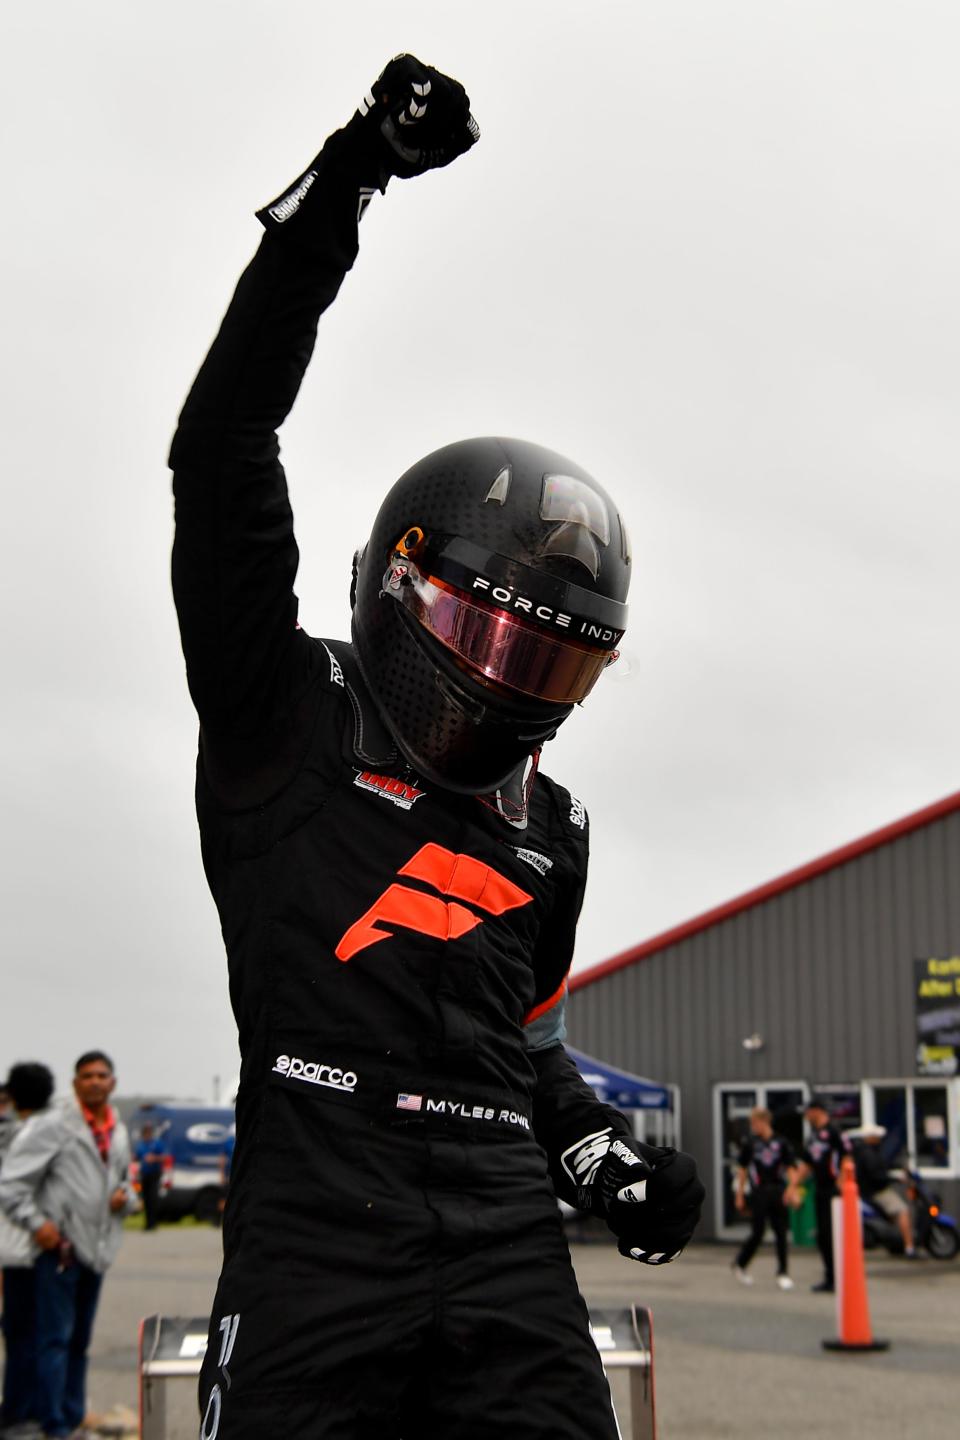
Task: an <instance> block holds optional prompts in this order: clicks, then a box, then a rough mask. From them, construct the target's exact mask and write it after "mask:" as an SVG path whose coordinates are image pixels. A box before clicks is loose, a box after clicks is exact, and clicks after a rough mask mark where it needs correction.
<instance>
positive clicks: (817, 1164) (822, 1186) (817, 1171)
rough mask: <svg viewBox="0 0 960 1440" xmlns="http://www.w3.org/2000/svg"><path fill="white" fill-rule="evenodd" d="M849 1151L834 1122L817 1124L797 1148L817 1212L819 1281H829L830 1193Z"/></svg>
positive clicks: (835, 1184) (831, 1281)
mask: <svg viewBox="0 0 960 1440" xmlns="http://www.w3.org/2000/svg"><path fill="white" fill-rule="evenodd" d="M849 1153H850V1146H849V1143H848V1142H846V1141H844V1139H843V1136H842V1135H841V1134H840V1131H839V1130H838V1129H837V1127H836V1126H835V1125H829V1124H828V1125H820V1126H817V1127H816V1128H814V1129H813V1130H812V1131H811V1134H810V1139H809V1140H808V1141H807V1144H806V1146H805V1147H804V1149H802V1150H801V1151H800V1158H801V1160H804V1161H805V1162H806V1164H808V1165H809V1166H810V1169H811V1170H812V1171H813V1182H814V1197H813V1198H814V1205H815V1208H816V1216H817V1249H818V1250H819V1251H820V1258H821V1259H822V1260H823V1281H824V1284H825V1285H833V1283H834V1271H833V1211H832V1208H831V1207H832V1204H833V1197H834V1196H835V1195H837V1194H839V1191H838V1190H837V1177H838V1175H839V1174H840V1161H841V1160H842V1159H843V1157H844V1156H845V1155H848V1154H849Z"/></svg>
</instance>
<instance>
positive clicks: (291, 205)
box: [171, 56, 703, 1440]
mask: <svg viewBox="0 0 960 1440" xmlns="http://www.w3.org/2000/svg"><path fill="white" fill-rule="evenodd" d="M478 136H479V130H478V128H477V125H476V123H475V121H474V120H473V118H472V116H471V114H470V108H469V101H468V98H467V96H466V94H465V92H464V90H463V87H462V86H461V85H459V84H458V83H457V82H456V81H454V80H452V79H450V78H449V77H447V76H445V75H443V74H442V73H441V72H439V71H437V70H435V69H433V68H431V67H430V66H427V65H423V64H421V63H420V62H419V61H417V60H416V59H414V58H413V57H412V56H398V57H397V58H396V59H395V60H393V61H391V63H390V64H389V65H388V66H387V67H386V69H385V70H384V71H383V73H382V74H381V75H380V76H379V78H378V79H377V81H376V82H375V83H374V85H373V87H372V89H371V91H370V92H369V93H368V94H367V95H366V96H365V98H364V100H363V102H362V104H361V105H360V108H359V110H358V111H357V113H356V114H355V115H354V116H353V118H352V119H351V120H350V121H349V123H348V124H347V125H346V126H345V127H344V128H343V129H342V130H339V131H337V132H336V133H335V134H333V135H332V136H331V137H330V138H329V139H328V140H327V142H326V144H325V145H324V147H323V149H322V150H321V151H320V153H319V155H318V156H317V157H316V158H315V159H314V160H313V162H312V163H311V164H310V166H309V167H308V168H307V170H306V171H304V172H303V174H301V175H300V176H299V177H298V178H297V179H296V180H295V181H294V182H293V184H291V185H290V186H289V187H288V189H286V190H285V191H284V192H283V193H282V194H281V195H280V196H279V197H278V198H277V199H276V200H275V201H273V202H272V203H271V204H270V205H268V206H266V207H265V208H264V209H263V210H262V211H260V212H259V219H260V221H261V223H262V224H263V227H264V230H265V232H266V233H265V234H264V236H263V238H262V240H261V244H260V247H259V250H258V251H257V254H256V256H255V258H254V259H253V261H252V262H251V264H250V266H249V267H248V269H247V270H246V271H245V273H244V274H243V276H242V278H241V280H240V282H239V285H238V287H237V290H236V293H235V294H234V297H233V300H232V301H231V304H230V307H229V309H228V311H227V314H226V317H225V319H224V321H223V324H222V326H221V329H220V332H219V334H218V335H217V338H216V339H215V341H214V343H213V346H212V348H211V350H210V353H209V354H208V356H207V358H206V360H205V362H204V364H203V366H202V368H201V370H200V373H199V375H198V376H197V379H196V381H195V383H194V385H193V388H192V390H191V392H190V395H189V397H188V399H187V401H186V404H185V406H184V409H183V412H182V414H181V417H180V422H179V427H178V429H177V433H176V436H175V439H174V442H173V448H172V452H171V466H172V467H173V469H174V472H175V475H174V490H175V496H176V519H177V530H176V541H175V545H174V554H173V581H174V592H175V597H176V603H177V609H178V613H179V619H180V627H181V635H182V641H183V649H184V654H185V657H186V664H187V675H188V681H189V686H190V693H191V695H192V697H193V700H194V703H195V705H196V708H197V711H198V713H199V717H200V755H199V761H198V767H197V791H196V798H197V811H198V817H199V823H200V832H201V843H202V851H203V860H204V866H205V869H206V874H207V878H208V881H209V884H210V888H211V890H212V892H213V895H214V898H215V900H216V903H217V907H218V910H219V914H220V919H221V924H222V929H223V936H224V940H225V943H226V949H227V955H228V961H229V971H230V994H231V1000H232V1004H233V1008H234V1013H235V1015H236V1019H237V1025H238V1028H239V1041H240V1049H241V1056H242V1063H241V1083H240V1091H239V1095H238V1099H237V1145H236V1152H235V1160H234V1166H233V1173H232V1177H231V1188H230V1200H229V1205H228V1207H227V1212H226V1217H225V1225H224V1264H223V1271H222V1274H221V1278H220V1283H219V1288H218V1290H217V1295H216V1299H215V1303H214V1307H213V1313H212V1317H211V1323H210V1336H209V1344H208V1348H207V1352H206V1358H205V1361H204V1365H203V1372H202V1375H201V1384H200V1408H201V1417H202V1419H201V1431H200V1433H201V1436H202V1437H203V1440H215V1437H224V1440H270V1437H281V1436H283V1437H286V1436H297V1437H299V1440H333V1437H343V1440H348V1437H349V1440H365V1437H370V1440H373V1437H376V1440H391V1437H406V1440H430V1437H436V1440H440V1437H444V1440H479V1437H481V1436H483V1437H488V1436H489V1435H491V1434H499V1435H504V1436H509V1437H512V1440H527V1437H529V1440H533V1437H535V1436H536V1437H546V1436H550V1437H551V1440H610V1437H613V1436H615V1435H616V1433H617V1431H616V1421H615V1419H614V1417H613V1414H612V1410H611V1406H610V1400H609V1392H608V1389H607V1386H606V1382H605V1380H604V1377H603V1372H602V1368H601V1365H600V1361H599V1357H598V1352H597V1350H596V1347H595V1345H594V1343H593V1341H592V1339H591V1337H590V1335H589V1332H588V1328H587V1320H586V1312H585V1308H584V1305H583V1302H582V1300H581V1299H580V1296H579V1293H578V1291H577V1287H576V1283H575V1280H574V1276H573V1272H572V1268H571V1265H570V1260H569V1255H568V1253H567V1249H566V1245H565V1242H564V1238H563V1235H562V1230H561V1223H560V1218H559V1211H558V1207H557V1203H556V1195H560V1196H561V1197H562V1198H564V1199H566V1200H568V1201H569V1202H570V1203H572V1204H575V1205H577V1206H579V1207H580V1208H582V1209H584V1210H587V1211H591V1212H594V1213H596V1214H599V1215H602V1216H604V1217H605V1218H606V1220H607V1222H608V1223H609V1225H610V1227H611V1229H612V1230H613V1232H614V1233H615V1235H617V1236H618V1238H619V1242H620V1250H621V1252H622V1253H623V1254H625V1255H628V1256H632V1257H633V1258H635V1259H638V1260H641V1261H643V1262H645V1263H650V1264H660V1263H663V1262H665V1261H668V1260H671V1259H673V1258H674V1256H675V1255H676V1254H678V1253H679V1252H680V1250H681V1249H682V1248H683V1246H684V1245H685V1244H686V1242H687V1241H688V1239H689V1238H690V1236H691V1234H692V1232H693V1229H694V1226H695V1224H696V1221H697V1218H698V1215H699V1206H700V1202H701V1199H702V1195H703V1190H702V1187H701V1185H700V1182H699V1180H698V1179H697V1176H696V1171H695V1167H694V1165H693V1162H692V1161H691V1160H690V1159H689V1157H687V1156H685V1155H682V1154H678V1153H676V1152H674V1151H671V1150H661V1149H653V1148H650V1147H647V1146H644V1145H639V1144H637V1143H636V1142H635V1141H634V1140H633V1138H632V1133H631V1129H630V1126H629V1125H628V1123H627V1121H626V1120H625V1119H624V1118H623V1117H622V1116H621V1115H619V1114H618V1113H617V1112H616V1111H614V1110H612V1109H610V1108H609V1107H607V1106H605V1105H602V1104H600V1103H599V1102H598V1101H597V1099H596V1098H595V1096H594V1094H593V1092H592V1091H591V1090H590V1089H589V1088H588V1087H587V1086H586V1085H585V1084H584V1083H583V1082H582V1081H581V1079H580V1077H579V1075H578V1073H577V1071H576V1069H575V1068H574V1066H573V1064H572V1062H571V1061H570V1060H569V1058H568V1057H567V1055H566V1052H565V1050H564V1048H563V1045H562V1043H561V1042H562V1038H563V1034H564V1029H563V1004H564V992H565V977H566V973H567V970H568V968H569V964H570V959H571V955H572V950H573V941H574V930H575V926H576V921H577V916H578V914H579V910H580V906H581V902H582V898H583V890H584V883H585V876H586V866H587V816H586V813H585V810H584V808H583V806H582V805H581V804H580V802H579V801H577V800H576V799H574V798H573V797H572V796H571V795H570V794H569V793H568V792H567V791H565V790H563V789H562V788H561V787H560V786H559V785H556V784H555V783H554V782H553V781H551V780H549V779H547V777H546V776H544V775H543V774H539V775H538V774H537V758H538V755H539V751H540V748H541V746H542V745H543V744H544V743H545V742H546V741H547V740H548V739H550V738H551V737H552V735H553V734H554V733H555V732H556V730H557V728H558V726H559V725H560V724H561V723H562V722H563V721H564V720H565V719H566V718H567V716H568V715H569V714H570V712H571V710H572V708H573V706H574V705H575V704H577V703H578V702H579V701H581V700H583V699H584V698H585V697H586V695H587V693H588V692H589V690H590V688H591V687H592V685H593V684H594V683H595V682H596V681H597V680H598V678H599V676H600V675H601V673H602V671H603V670H604V669H605V668H606V666H607V665H608V664H609V663H610V662H611V660H613V659H614V658H615V652H616V648H617V645H618V643H619V640H620V637H621V635H622V633H623V630H624V626H625V623H626V608H625V603H624V602H625V600H626V592H627V585H628V581H629V573H630V552H629V546H628V541H627V536H626V531H625V529H624V526H623V524H622V521H621V519H620V515H619V512H618V511H617V509H616V507H615V505H614V504H613V502H612V501H611V500H610V498H609V496H608V495H607V494H606V492H605V491H604V490H603V489H602V488H601V487H600V486H599V485H598V484H597V483H596V482H595V481H594V480H593V479H591V477H590V476H589V475H588V474H587V473H586V472H585V471H584V470H582V469H581V468H580V467H579V466H577V465H575V464H573V463H572V462H571V461H569V460H566V459H564V458H563V457H561V456H559V455H556V454H553V453H551V452H549V451H547V450H544V449H542V448H541V447H539V446H536V445H532V444H529V443H525V442H520V441H514V440H505V439H494V438H487V439H480V440H470V441H465V442H460V443H457V444H453V445H448V446H447V447H446V448H445V449H442V450H439V451H437V452H436V453H434V454H433V455H430V456H428V457H426V459H424V460H422V461H420V462H419V463H418V464H416V465H414V466H413V467H412V469H411V470H409V471H407V472H406V474H405V475H404V476H402V477H401V479H400V480H399V481H398V482H397V483H396V485H395V486H394V487H393V489H392V490H391V491H390V493H389V494H388V495H387V498H386V500H385V501H384V503H383V505H382V507H381V509H380V512H379V514H378V516H377V518H376V520H375V522H374V525H373V530H372V532H371V535H370V538H369V540H368V541H367V544H366V545H365V547H364V548H363V550H362V551H361V552H359V554H358V555H357V556H356V557H355V561H354V578H353V588H352V592H351V598H352V604H353V621H352V636H353V638H352V643H351V644H346V643H343V642H336V641H333V640H319V639H313V638H311V637H309V636H308V635H307V633H306V631H304V630H303V629H302V628H300V626H299V624H298V621H297V601H296V597H295V595H294V593H293V583H294V578H295V575H296V570H297V561H298V552H297V547H296V544H295V541H294V536H293V526H292V517H291V511H290V506H289V502H288V499H287V490H286V482H285V478H284V472H283V469H282V468H281V465H280V462H279V459H278V453H279V447H278V443H277V437H276V431H277V428H278V426H279V425H280V424H281V423H282V422H283V420H284V418H285V417H286V415H287V413H288V412H289V410H290V408H291V406H292V404H293V402H294V399H295V397H296V395H297V392H298V389H299V387H300V383H301V380H302V378H303V374H304V371H305V369H306V366H307V363H308V361H309V359H310V355H311V352H312V349H313V345H314V341H315V337H316V331H317V322H318V319H319V317H320V315H321V314H322V312H323V311H324V310H325V309H326V308H327V306H328V305H330V304H331V302H332V301H333V300H334V298H335V297H336V294H337V292H338V290H339V288H340V285H341V282H342V281H343V278H344V276H345V274H346V272H347V271H348V270H349V269H350V268H351V267H352V265H353V262H354V260H355V258H356V254H357V227H358V222H359V220H360V218H361V217H362V215H363V213H364V211H365V209H366V208H367V205H368V203H369V201H370V199H371V197H372V196H373V195H374V194H376V193H377V192H378V191H379V192H383V191H384V190H385V189H386V186H387V183H388V181H389V179H390V178H391V177H399V178H403V179H406V178H410V177H413V176H417V175H419V174H421V173H422V172H424V171H427V170H431V169H436V168H439V167H442V166H445V165H447V164H448V163H450V162H451V161H452V160H454V159H455V158H456V157H458V156H459V155H461V154H462V153H464V152H465V151H466V150H468V149H469V148H470V147H471V146H472V145H473V144H474V143H475V142H476V140H477V138H478ZM381 370H382V383H383V384H385V385H386V384H389V383H390V379H389V375H390V363H389V352H385V355H384V360H383V365H382V367H381ZM370 409H371V415H374V416H375V413H376V397H375V395H371V397H370ZM345 480H346V477H336V480H335V482H334V483H338V484H343V483H344V481H345ZM320 553H321V557H322V559H323V560H324V562H327V563H329V561H330V560H331V559H335V560H336V563H339V560H338V559H336V557H328V556H326V555H324V554H323V550H322V541H321V550H320ZM551 1181H552V1183H551Z"/></svg>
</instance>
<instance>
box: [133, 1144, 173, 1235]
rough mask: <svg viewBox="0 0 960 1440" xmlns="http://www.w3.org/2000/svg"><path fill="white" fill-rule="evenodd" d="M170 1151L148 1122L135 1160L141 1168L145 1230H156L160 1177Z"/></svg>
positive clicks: (136, 1147) (138, 1145) (137, 1148)
mask: <svg viewBox="0 0 960 1440" xmlns="http://www.w3.org/2000/svg"><path fill="white" fill-rule="evenodd" d="M168 1154H169V1151H168V1150H167V1147H166V1144H165V1142H164V1141H163V1139H162V1138H161V1137H160V1136H159V1135H158V1134H157V1133H156V1129H155V1127H154V1125H153V1124H152V1122H151V1121H149V1120H147V1121H146V1122H145V1123H144V1125H143V1128H142V1129H141V1131H140V1139H139V1140H138V1141H137V1143H136V1146H135V1147H134V1159H135V1160H136V1161H137V1163H138V1164H139V1167H140V1198H141V1200H142V1201H143V1228H144V1230H156V1228H157V1209H158V1206H159V1203H160V1177H161V1176H162V1175H163V1164H164V1161H165V1160H166V1158H167V1155H168Z"/></svg>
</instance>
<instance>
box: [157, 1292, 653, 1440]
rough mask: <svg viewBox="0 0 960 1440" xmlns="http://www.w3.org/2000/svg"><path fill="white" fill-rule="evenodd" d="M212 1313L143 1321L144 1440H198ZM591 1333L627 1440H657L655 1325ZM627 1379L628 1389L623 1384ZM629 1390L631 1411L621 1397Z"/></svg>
mask: <svg viewBox="0 0 960 1440" xmlns="http://www.w3.org/2000/svg"><path fill="white" fill-rule="evenodd" d="M207 1325H208V1320H207V1317H206V1316H205V1315H202V1316H196V1317H190V1318H186V1317H183V1316H177V1315H150V1316H149V1317H148V1318H147V1319H145V1320H142V1321H141V1322H140V1346H139V1367H138V1368H139V1390H140V1436H141V1440H197V1432H198V1428H199V1419H198V1415H197V1377H198V1376H199V1374H200V1364H201V1361H202V1360H203V1356H204V1352H205V1351H206V1348H207ZM590 1331H591V1334H592V1335H593V1339H594V1343H595V1344H596V1347H597V1349H598V1350H599V1352H600V1358H601V1360H602V1361H603V1366H604V1369H605V1370H606V1372H607V1375H608V1377H609V1378H610V1380H611V1382H612V1388H613V1391H614V1394H615V1398H616V1399H617V1401H618V1406H619V1411H620V1412H622V1411H623V1410H624V1408H628V1409H629V1424H628V1425H625V1422H624V1418H623V1414H622V1413H620V1415H619V1423H620V1428H621V1430H622V1432H623V1436H624V1440H656V1418H655V1414H654V1397H653V1325H652V1319H651V1314H650V1311H649V1309H647V1307H646V1306H644V1305H632V1306H629V1307H626V1308H624V1307H619V1308H610V1309H607V1308H602V1307H601V1308H591V1310H590ZM621 1375H622V1376H623V1378H624V1379H625V1380H626V1381H627V1384H626V1386H624V1385H623V1384H622V1383H619V1380H618V1377H620V1376H621ZM624 1389H625V1390H626V1396H627V1402H628V1403H627V1405H626V1406H624V1403H623V1399H622V1395H621V1394H620V1392H622V1391H623V1390H624Z"/></svg>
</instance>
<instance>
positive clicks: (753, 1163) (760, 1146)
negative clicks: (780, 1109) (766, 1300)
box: [733, 1105, 796, 1290]
mask: <svg viewBox="0 0 960 1440" xmlns="http://www.w3.org/2000/svg"><path fill="white" fill-rule="evenodd" d="M795 1165H796V1161H795V1158H794V1154H793V1149H792V1147H791V1145H790V1142H789V1140H784V1138H783V1136H782V1135H774V1133H773V1116H772V1115H771V1114H770V1111H769V1110H765V1109H764V1108H763V1106H760V1105H758V1106H756V1107H755V1108H754V1109H753V1110H751V1112H750V1135H749V1138H748V1139H747V1141H746V1142H745V1144H744V1145H743V1148H742V1149H741V1151H740V1156H739V1164H738V1167H737V1190H736V1195H735V1197H734V1204H735V1205H736V1207H737V1210H738V1211H740V1213H741V1214H746V1212H747V1200H746V1188H747V1181H748V1180H749V1182H750V1207H749V1208H750V1215H751V1228H750V1234H749V1236H748V1237H747V1239H746V1240H745V1241H744V1243H743V1245H742V1246H741V1247H740V1252H739V1254H738V1255H737V1258H736V1260H734V1262H733V1273H734V1274H735V1275H736V1277H737V1279H738V1280H739V1281H740V1283H741V1284H742V1285H752V1284H753V1276H752V1275H748V1274H747V1266H748V1265H749V1264H750V1261H751V1260H752V1259H753V1257H754V1255H755V1254H756V1253H757V1247H758V1246H759V1244H760V1241H761V1240H762V1239H763V1232H764V1231H765V1230H766V1228H767V1221H768V1220H769V1222H770V1228H771V1229H772V1231H773V1235H774V1239H775V1240H776V1244H777V1284H778V1285H779V1287H780V1289H781V1290H792V1289H793V1281H792V1280H791V1279H790V1276H789V1275H788V1274H787V1219H788V1216H787V1206H786V1203H785V1197H784V1192H785V1190H786V1188H787V1184H788V1182H792V1179H793V1174H794V1169H795ZM791 1193H792V1192H791Z"/></svg>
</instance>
